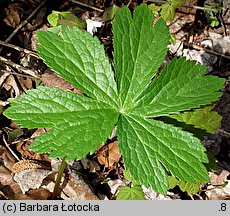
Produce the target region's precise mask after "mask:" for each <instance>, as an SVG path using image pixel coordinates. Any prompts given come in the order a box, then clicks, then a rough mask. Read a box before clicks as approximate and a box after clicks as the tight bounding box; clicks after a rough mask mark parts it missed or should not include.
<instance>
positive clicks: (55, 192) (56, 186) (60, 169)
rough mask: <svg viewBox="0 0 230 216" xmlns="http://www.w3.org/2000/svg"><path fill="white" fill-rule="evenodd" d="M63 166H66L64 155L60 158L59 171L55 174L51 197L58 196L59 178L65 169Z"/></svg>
mask: <svg viewBox="0 0 230 216" xmlns="http://www.w3.org/2000/svg"><path fill="white" fill-rule="evenodd" d="M65 167H66V161H65V157H64V158H63V159H62V162H61V166H60V168H59V171H58V175H57V178H56V182H55V185H54V191H53V195H52V199H57V197H58V192H59V188H60V183H61V178H62V175H63V172H64V170H65Z"/></svg>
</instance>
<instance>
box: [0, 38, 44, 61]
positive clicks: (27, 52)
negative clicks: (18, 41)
mask: <svg viewBox="0 0 230 216" xmlns="http://www.w3.org/2000/svg"><path fill="white" fill-rule="evenodd" d="M0 45H2V46H6V47H9V48H12V49H15V50H17V51H20V52H24V53H26V54H28V55H31V56H34V57H36V58H39V59H40V57H39V56H38V55H37V54H36V53H35V52H33V51H31V50H28V49H24V48H21V47H19V46H15V45H13V44H10V43H7V42H4V41H1V40H0Z"/></svg>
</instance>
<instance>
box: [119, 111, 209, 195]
mask: <svg viewBox="0 0 230 216" xmlns="http://www.w3.org/2000/svg"><path fill="white" fill-rule="evenodd" d="M117 136H118V140H119V141H120V151H121V153H122V155H123V157H124V163H125V164H126V168H127V169H128V170H129V171H130V172H131V174H132V176H133V177H134V178H137V179H140V182H142V183H144V184H145V185H151V184H152V185H153V188H154V189H155V190H156V191H158V192H160V193H162V194H165V191H166V188H167V186H168V181H167V175H166V171H167V170H170V172H171V173H172V174H173V175H174V176H177V177H178V178H179V179H181V180H184V181H190V182H194V181H196V179H200V180H201V181H208V175H207V170H206V169H205V167H204V166H203V165H202V163H205V162H208V159H207V156H206V154H205V153H204V151H205V148H204V147H203V146H202V145H200V141H199V139H197V138H195V137H193V136H192V135H191V134H190V133H187V132H184V131H182V130H180V129H178V128H176V127H174V126H171V125H167V124H165V123H163V122H160V121H156V120H152V119H151V120H150V119H145V118H143V117H139V116H135V115H127V116H125V115H124V116H121V117H120V119H119V122H118V131H117ZM138 162H139V163H138Z"/></svg>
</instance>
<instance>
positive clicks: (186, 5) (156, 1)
mask: <svg viewBox="0 0 230 216" xmlns="http://www.w3.org/2000/svg"><path fill="white" fill-rule="evenodd" d="M144 2H153V3H158V4H164V3H166V2H167V1H160V0H159V1H158V0H147V1H144ZM182 7H187V8H193V9H197V10H203V11H213V12H216V9H212V8H205V7H200V6H195V5H188V4H183V5H182Z"/></svg>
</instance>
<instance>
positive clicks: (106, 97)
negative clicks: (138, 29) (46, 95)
mask: <svg viewBox="0 0 230 216" xmlns="http://www.w3.org/2000/svg"><path fill="white" fill-rule="evenodd" d="M74 30H75V31H76V32H78V33H79V35H78V34H76V32H75V33H74V32H72V33H71V31H70V29H68V27H66V26H62V31H61V35H59V36H58V35H56V34H54V33H52V32H42V31H39V32H38V33H37V35H38V38H39V41H40V43H42V45H38V47H37V50H38V53H39V55H40V56H41V57H42V58H43V60H44V62H45V63H46V64H48V66H50V67H51V68H52V69H53V70H54V71H56V72H57V73H58V74H59V75H60V76H62V77H63V78H64V79H65V80H67V81H68V82H70V83H71V84H72V85H73V86H75V87H76V88H78V89H79V90H80V91H81V92H83V93H85V94H87V95H88V96H89V97H91V98H93V99H95V100H97V101H102V102H104V103H107V104H108V105H110V106H112V107H114V108H118V100H117V97H118V96H117V87H116V83H115V80H114V77H113V72H112V69H111V65H109V63H108V62H107V61H108V59H107V58H106V57H105V55H104V47H102V45H101V44H100V42H99V41H98V39H96V38H93V37H92V38H91V36H89V35H87V34H88V33H86V32H82V31H81V30H79V29H77V28H75V27H74ZM75 36H76V37H75ZM81 36H82V37H83V39H82V38H81ZM85 37H87V38H89V37H90V38H91V41H92V42H90V43H86V39H85ZM53 41H55V45H54V42H53ZM79 43H80V45H82V47H81V46H80V45H79ZM45 44H51V46H46V45H45ZM63 50H64V51H63ZM102 50H103V54H102ZM100 58H102V59H101V61H100ZM87 59H88V61H90V62H88V61H87ZM63 61H64V62H63ZM102 61H103V62H102ZM87 64H88V65H87ZM105 67H106V68H105ZM107 67H108V68H107ZM99 70H101V71H99ZM93 71H95V72H93ZM106 71H108V73H107V74H106ZM104 73H105V74H104ZM81 77H82V78H81ZM108 81H109V82H110V84H107V85H106V84H105V83H106V82H108ZM94 89H95V90H96V89H97V91H95V90H94Z"/></svg>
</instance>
